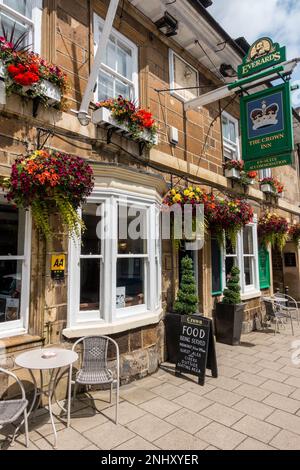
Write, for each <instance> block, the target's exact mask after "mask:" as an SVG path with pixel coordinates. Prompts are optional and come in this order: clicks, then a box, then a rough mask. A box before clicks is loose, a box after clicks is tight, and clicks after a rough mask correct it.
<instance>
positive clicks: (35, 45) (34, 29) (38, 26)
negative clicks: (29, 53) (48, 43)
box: [0, 0, 43, 54]
mask: <svg viewBox="0 0 300 470" xmlns="http://www.w3.org/2000/svg"><path fill="white" fill-rule="evenodd" d="M31 8H32V18H31V19H30V18H28V17H27V16H23V15H21V14H20V13H19V12H18V11H15V10H13V9H12V8H10V7H8V6H7V5H5V4H4V2H3V0H0V11H2V12H3V13H4V14H6V15H7V16H9V17H10V18H12V19H13V20H15V21H16V22H18V21H22V22H23V23H25V24H27V26H28V29H29V44H31V45H32V49H33V50H34V52H36V53H37V54H40V53H41V43H42V15H43V0H33V1H32V6H31Z"/></svg>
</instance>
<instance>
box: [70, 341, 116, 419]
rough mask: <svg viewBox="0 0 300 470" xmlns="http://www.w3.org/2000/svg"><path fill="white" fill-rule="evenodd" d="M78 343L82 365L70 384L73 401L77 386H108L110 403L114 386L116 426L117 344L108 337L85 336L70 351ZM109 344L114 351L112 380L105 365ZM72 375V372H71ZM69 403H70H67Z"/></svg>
mask: <svg viewBox="0 0 300 470" xmlns="http://www.w3.org/2000/svg"><path fill="white" fill-rule="evenodd" d="M79 343H82V346H83V348H82V364H81V369H79V370H78V372H77V373H76V377H75V380H72V381H71V383H72V384H74V394H73V399H75V398H76V388H77V384H81V385H104V384H110V402H112V392H113V387H114V385H115V386H116V418H115V421H116V424H118V409H119V381H120V378H119V375H120V371H119V369H120V366H119V364H120V358H119V346H118V344H117V343H116V342H115V341H114V340H113V339H112V338H109V337H108V336H86V337H84V338H80V339H79V340H77V341H76V342H75V343H74V345H73V348H72V350H73V351H74V350H75V348H76V347H77V345H78V344H79ZM109 343H111V344H112V345H113V346H114V348H115V351H116V369H117V370H116V377H115V378H114V376H113V372H112V371H111V369H109V368H108V363H107V350H108V345H109ZM71 374H72V372H71ZM68 398H69V400H70V398H71V384H70V386H69V397H68ZM69 402H70V401H69Z"/></svg>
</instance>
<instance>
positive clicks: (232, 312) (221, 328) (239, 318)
mask: <svg viewBox="0 0 300 470" xmlns="http://www.w3.org/2000/svg"><path fill="white" fill-rule="evenodd" d="M244 310H245V304H237V305H230V304H223V303H217V304H216V311H215V326H216V340H217V341H218V342H219V343H224V344H229V345H231V346H237V345H239V344H240V340H241V334H242V325H243V320H244Z"/></svg>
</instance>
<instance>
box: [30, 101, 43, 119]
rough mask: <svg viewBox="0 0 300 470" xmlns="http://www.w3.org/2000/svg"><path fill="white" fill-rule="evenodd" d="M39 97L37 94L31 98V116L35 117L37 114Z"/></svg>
mask: <svg viewBox="0 0 300 470" xmlns="http://www.w3.org/2000/svg"><path fill="white" fill-rule="evenodd" d="M40 102H41V100H40V98H39V97H38V96H36V97H35V98H33V100H32V116H33V117H35V118H36V117H37V115H38V110H39V106H40Z"/></svg>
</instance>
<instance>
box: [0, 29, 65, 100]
mask: <svg viewBox="0 0 300 470" xmlns="http://www.w3.org/2000/svg"><path fill="white" fill-rule="evenodd" d="M22 39H23V38H22V37H20V38H19V39H18V40H17V41H15V42H12V41H11V40H9V41H8V40H7V39H6V38H5V37H4V36H1V37H0V77H2V78H3V79H4V80H5V86H6V92H7V94H10V93H16V94H19V95H21V96H23V97H26V98H32V99H34V98H37V99H39V100H40V101H41V102H43V103H44V104H45V105H47V106H55V107H58V108H60V107H62V102H63V100H62V95H63V93H64V92H65V91H66V89H67V80H66V75H65V73H64V72H63V71H62V70H61V69H60V68H59V67H57V66H56V65H53V64H50V63H48V62H47V61H46V60H45V59H43V58H42V57H40V56H39V55H38V54H36V53H34V52H30V51H28V50H27V48H25V49H24V48H22V47H21V44H22V41H21V40H22Z"/></svg>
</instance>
